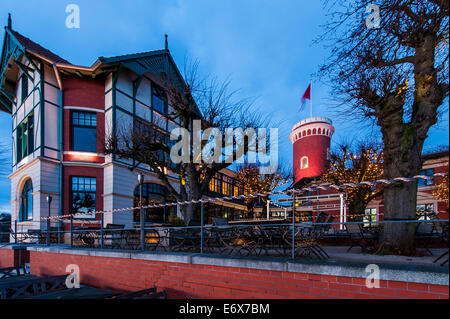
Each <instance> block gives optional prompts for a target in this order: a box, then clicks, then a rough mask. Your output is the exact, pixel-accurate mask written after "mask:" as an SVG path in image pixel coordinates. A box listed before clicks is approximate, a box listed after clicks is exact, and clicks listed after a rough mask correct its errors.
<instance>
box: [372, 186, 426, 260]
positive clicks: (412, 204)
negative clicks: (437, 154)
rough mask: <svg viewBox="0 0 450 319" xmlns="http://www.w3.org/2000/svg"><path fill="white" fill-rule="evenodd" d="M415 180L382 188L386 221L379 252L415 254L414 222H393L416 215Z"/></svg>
mask: <svg viewBox="0 0 450 319" xmlns="http://www.w3.org/2000/svg"><path fill="white" fill-rule="evenodd" d="M416 200H417V182H412V183H402V184H397V185H392V186H388V187H386V188H385V190H384V209H385V218H384V220H386V221H392V222H389V223H385V224H383V230H382V247H381V248H380V250H379V253H381V254H396V255H406V256H412V255H414V254H415V245H414V235H415V229H416V223H403V222H395V221H396V220H411V219H415V217H416Z"/></svg>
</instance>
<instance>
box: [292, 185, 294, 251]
mask: <svg viewBox="0 0 450 319" xmlns="http://www.w3.org/2000/svg"><path fill="white" fill-rule="evenodd" d="M292 259H295V191H294V190H293V191H292Z"/></svg>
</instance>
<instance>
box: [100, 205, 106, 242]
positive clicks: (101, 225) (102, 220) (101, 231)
mask: <svg viewBox="0 0 450 319" xmlns="http://www.w3.org/2000/svg"><path fill="white" fill-rule="evenodd" d="M101 216H102V218H101V219H100V220H101V221H100V247H101V249H103V244H104V240H103V225H104V222H105V221H104V218H103V217H104V214H103V212H102V213H101Z"/></svg>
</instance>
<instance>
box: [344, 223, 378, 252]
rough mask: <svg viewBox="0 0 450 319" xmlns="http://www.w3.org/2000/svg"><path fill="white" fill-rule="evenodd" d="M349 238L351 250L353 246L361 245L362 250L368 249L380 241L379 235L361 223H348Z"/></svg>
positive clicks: (346, 225) (346, 226)
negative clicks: (363, 226) (364, 227)
mask: <svg viewBox="0 0 450 319" xmlns="http://www.w3.org/2000/svg"><path fill="white" fill-rule="evenodd" d="M344 225H345V229H346V230H347V238H348V239H350V241H351V245H350V247H349V248H348V249H347V252H349V251H350V250H351V249H352V248H353V247H356V246H359V247H361V249H362V251H368V250H369V249H368V248H371V249H374V248H375V247H376V243H377V241H378V235H377V234H374V233H373V232H370V231H368V230H366V229H363V228H362V227H361V224H353V223H346V224H344Z"/></svg>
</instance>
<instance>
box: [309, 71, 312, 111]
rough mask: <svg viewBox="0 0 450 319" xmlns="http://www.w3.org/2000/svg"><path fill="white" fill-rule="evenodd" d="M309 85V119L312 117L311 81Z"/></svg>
mask: <svg viewBox="0 0 450 319" xmlns="http://www.w3.org/2000/svg"><path fill="white" fill-rule="evenodd" d="M309 85H310V92H309V93H310V99H309V114H310V117H312V80H310V82H309Z"/></svg>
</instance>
